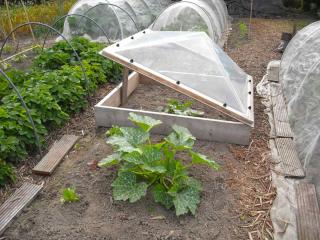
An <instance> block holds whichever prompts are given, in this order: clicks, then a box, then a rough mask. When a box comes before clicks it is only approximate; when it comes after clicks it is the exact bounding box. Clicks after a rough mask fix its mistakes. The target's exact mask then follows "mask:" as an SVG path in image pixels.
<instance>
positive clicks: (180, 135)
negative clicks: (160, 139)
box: [165, 125, 196, 150]
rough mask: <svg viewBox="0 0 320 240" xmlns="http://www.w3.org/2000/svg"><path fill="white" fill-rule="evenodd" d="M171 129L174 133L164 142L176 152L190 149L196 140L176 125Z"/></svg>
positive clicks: (186, 130) (184, 129)
mask: <svg viewBox="0 0 320 240" xmlns="http://www.w3.org/2000/svg"><path fill="white" fill-rule="evenodd" d="M172 128H173V130H174V132H172V133H171V134H170V135H169V136H168V137H167V138H165V140H166V141H167V142H168V143H169V144H171V145H173V146H174V147H175V148H176V149H178V150H184V149H192V147H193V145H194V141H195V140H196V138H195V137H194V136H192V134H191V133H190V131H189V130H188V129H187V128H185V127H181V126H178V125H173V126H172Z"/></svg>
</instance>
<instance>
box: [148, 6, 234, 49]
mask: <svg viewBox="0 0 320 240" xmlns="http://www.w3.org/2000/svg"><path fill="white" fill-rule="evenodd" d="M151 29H152V30H155V31H203V32H206V33H207V34H208V35H209V36H210V37H211V39H213V40H214V41H215V42H216V43H218V42H219V41H220V40H221V38H222V37H223V35H224V33H225V32H226V31H227V29H228V12H227V10H226V5H225V3H224V1H222V0H184V1H181V2H177V3H176V4H173V5H171V6H170V7H168V8H167V9H166V10H165V11H163V12H162V13H161V14H160V16H159V17H158V18H157V19H156V20H155V22H154V23H153V24H152V26H151Z"/></svg>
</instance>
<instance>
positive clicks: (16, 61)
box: [12, 54, 28, 63]
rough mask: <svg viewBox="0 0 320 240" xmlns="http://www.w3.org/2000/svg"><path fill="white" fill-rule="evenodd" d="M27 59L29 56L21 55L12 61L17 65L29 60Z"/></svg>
mask: <svg viewBox="0 0 320 240" xmlns="http://www.w3.org/2000/svg"><path fill="white" fill-rule="evenodd" d="M27 58H28V57H27V55H25V54H19V55H17V56H15V57H14V58H13V59H12V61H14V62H15V63H23V61H24V60H25V59H27Z"/></svg>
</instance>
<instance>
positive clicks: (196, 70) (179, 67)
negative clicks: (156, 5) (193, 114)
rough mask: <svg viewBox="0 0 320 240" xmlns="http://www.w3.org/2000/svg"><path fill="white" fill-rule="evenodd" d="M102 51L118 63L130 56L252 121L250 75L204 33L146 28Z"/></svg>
mask: <svg viewBox="0 0 320 240" xmlns="http://www.w3.org/2000/svg"><path fill="white" fill-rule="evenodd" d="M102 54H103V55H105V56H107V57H110V58H112V59H113V60H115V61H118V62H120V63H123V61H126V62H130V60H131V59H133V61H134V63H135V64H138V65H139V66H140V67H141V68H142V67H143V68H144V69H147V70H146V71H150V72H155V73H156V74H158V76H160V77H161V76H164V77H166V78H168V79H170V80H172V82H174V83H176V82H179V83H180V85H179V86H186V87H187V88H189V89H193V90H195V91H196V92H197V93H198V94H199V95H202V96H206V97H207V98H208V99H210V101H212V102H216V103H217V104H219V106H220V107H221V106H223V105H224V106H225V109H226V110H227V109H228V110H229V111H232V112H233V113H234V114H235V115H238V116H241V117H242V118H245V119H247V120H248V121H247V122H250V123H253V116H252V110H251V107H249V106H251V96H252V95H250V93H249V92H250V89H251V87H250V85H251V84H250V79H251V77H250V76H249V75H247V74H246V73H245V72H244V71H243V70H242V69H241V68H240V67H238V65H237V64H236V63H234V62H233V61H232V59H231V58H229V57H228V55H227V54H226V53H225V52H224V51H223V50H222V49H221V48H220V47H219V46H218V45H217V44H215V43H214V42H213V41H212V40H211V39H210V38H209V37H208V35H207V34H206V33H203V32H177V31H151V30H148V31H145V34H143V33H142V32H140V33H138V34H136V35H135V36H134V39H131V38H129V39H125V40H123V41H121V42H119V44H115V45H112V46H110V47H108V48H106V49H104V50H103V52H102ZM119 60H120V61H119Z"/></svg>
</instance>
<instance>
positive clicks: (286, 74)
mask: <svg viewBox="0 0 320 240" xmlns="http://www.w3.org/2000/svg"><path fill="white" fill-rule="evenodd" d="M319 76H320V21H318V22H315V23H312V24H310V25H309V26H307V27H305V28H304V29H302V30H301V31H299V32H298V33H297V34H296V35H295V37H294V38H293V39H292V40H291V42H290V43H289V45H288V47H287V48H286V51H285V52H284V55H283V57H282V60H281V65H280V74H279V79H280V81H281V84H282V89H283V93H284V97H285V101H286V103H287V106H288V116H289V121H290V125H291V128H292V131H293V132H294V135H295V142H296V146H297V149H298V154H299V157H300V160H301V161H302V164H303V165H304V168H305V169H306V172H307V177H308V178H311V180H312V182H313V183H314V184H315V185H316V188H317V192H318V194H320V176H319V171H320V160H319V159H320V79H319Z"/></svg>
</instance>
